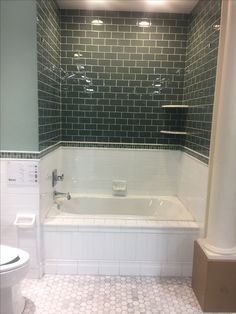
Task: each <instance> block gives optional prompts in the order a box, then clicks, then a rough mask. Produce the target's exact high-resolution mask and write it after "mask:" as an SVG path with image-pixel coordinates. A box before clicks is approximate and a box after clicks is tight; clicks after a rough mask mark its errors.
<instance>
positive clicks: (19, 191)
mask: <svg viewBox="0 0 236 314" xmlns="http://www.w3.org/2000/svg"><path fill="white" fill-rule="evenodd" d="M9 162H11V164H16V163H19V162H20V163H21V164H24V165H30V164H32V163H33V164H38V161H37V160H36V161H33V160H22V159H14V160H7V159H2V160H0V177H1V182H0V191H1V195H0V196H1V203H0V205H1V207H0V208H1V211H0V221H1V226H0V227H1V244H5V245H10V246H13V247H19V248H21V249H23V250H26V251H27V252H29V254H30V259H31V260H30V273H29V276H30V277H39V276H40V274H41V264H40V263H41V260H40V237H39V184H34V185H11V184H9V183H8V174H9V165H8V163H9ZM17 214H35V215H36V226H34V228H31V229H18V228H17V227H16V226H15V225H14V221H15V218H16V215H17Z"/></svg>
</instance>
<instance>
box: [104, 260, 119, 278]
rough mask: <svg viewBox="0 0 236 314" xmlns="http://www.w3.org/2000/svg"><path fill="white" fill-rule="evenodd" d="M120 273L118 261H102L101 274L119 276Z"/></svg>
mask: <svg viewBox="0 0 236 314" xmlns="http://www.w3.org/2000/svg"><path fill="white" fill-rule="evenodd" d="M119 274H120V265H119V263H118V262H100V264H99V275H106V276H118V275H119Z"/></svg>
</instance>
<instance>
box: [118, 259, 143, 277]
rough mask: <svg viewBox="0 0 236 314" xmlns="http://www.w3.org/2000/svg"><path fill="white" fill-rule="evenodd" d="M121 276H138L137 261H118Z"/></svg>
mask: <svg viewBox="0 0 236 314" xmlns="http://www.w3.org/2000/svg"><path fill="white" fill-rule="evenodd" d="M120 275H121V276H139V263H138V262H120Z"/></svg>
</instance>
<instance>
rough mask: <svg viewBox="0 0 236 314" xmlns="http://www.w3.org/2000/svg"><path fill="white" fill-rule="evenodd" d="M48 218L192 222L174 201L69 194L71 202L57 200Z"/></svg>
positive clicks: (159, 198)
mask: <svg viewBox="0 0 236 314" xmlns="http://www.w3.org/2000/svg"><path fill="white" fill-rule="evenodd" d="M47 218H64V219H66V218H74V219H75V218H94V219H96V218H97V219H99V218H104V219H109V218H111V219H145V220H146V219H148V220H158V221H193V217H192V215H191V214H190V212H189V211H188V210H187V209H186V208H185V207H184V206H183V204H182V203H181V202H180V201H179V199H178V198H177V197H174V196H169V197H155V196H152V197H149V196H129V197H115V196H101V195H79V194H72V198H71V199H70V200H66V199H65V198H57V199H56V200H55V204H54V206H53V207H52V208H51V210H50V211H49V213H48V216H47Z"/></svg>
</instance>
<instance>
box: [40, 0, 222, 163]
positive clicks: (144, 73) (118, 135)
mask: <svg viewBox="0 0 236 314" xmlns="http://www.w3.org/2000/svg"><path fill="white" fill-rule="evenodd" d="M37 4H38V28H37V33H38V78H39V83H38V86H39V92H38V93H39V142H40V150H42V149H44V148H47V147H49V146H51V145H53V144H55V143H58V142H59V141H60V140H61V141H66V142H68V141H69V142H77V141H79V142H84V143H86V142H87V143H88V142H89V143H91V142H96V143H120V144H126V143H129V144H167V145H175V147H181V146H178V145H182V146H183V147H185V148H186V150H185V151H186V152H188V153H190V154H193V155H194V156H195V157H197V158H199V159H200V157H199V155H198V154H202V155H203V156H205V158H206V159H204V160H207V157H208V155H209V146H210V133H211V120H212V111H213V101H214V89H215V76H216V64H217V53H218V39H219V32H218V31H216V30H214V29H213V27H212V26H213V25H215V24H219V22H220V6H221V1H220V0H200V2H199V3H198V5H197V6H196V7H195V9H194V10H193V12H192V13H191V14H189V15H186V14H168V13H161V14H160V13H159V14H158V13H141V12H111V11H110V12H109V11H83V10H82V11H81V10H59V9H58V7H57V5H56V3H55V1H54V0H49V1H46V0H37ZM94 17H96V18H97V17H100V18H101V19H102V20H103V21H104V24H103V25H100V26H97V25H92V24H91V21H92V19H93V18H94ZM143 17H145V18H150V20H151V22H152V25H151V27H149V28H140V27H138V26H137V20H138V19H140V18H143ZM78 66H84V70H81V67H80V70H78ZM61 69H62V70H61ZM63 71H64V72H63ZM83 76H84V77H87V78H89V80H91V82H92V84H91V86H90V85H89V84H88V83H86V82H85V80H84V78H83ZM156 78H159V79H161V80H163V81H162V84H161V85H162V86H161V88H162V91H161V94H157V93H155V91H157V90H158V88H156V87H153V83H158V82H157V81H154V80H155V79H156ZM157 85H158V84H157ZM89 89H92V90H93V92H92V93H91V92H89ZM170 104H175V105H176V104H188V105H189V106H190V107H189V108H187V109H180V108H178V109H170V108H168V109H167V108H162V107H161V106H162V105H170ZM161 130H168V131H172V130H177V131H186V132H187V135H186V136H185V135H172V134H171V135H167V134H161V133H160V131H161ZM194 152H195V153H194ZM201 160H202V158H201Z"/></svg>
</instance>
